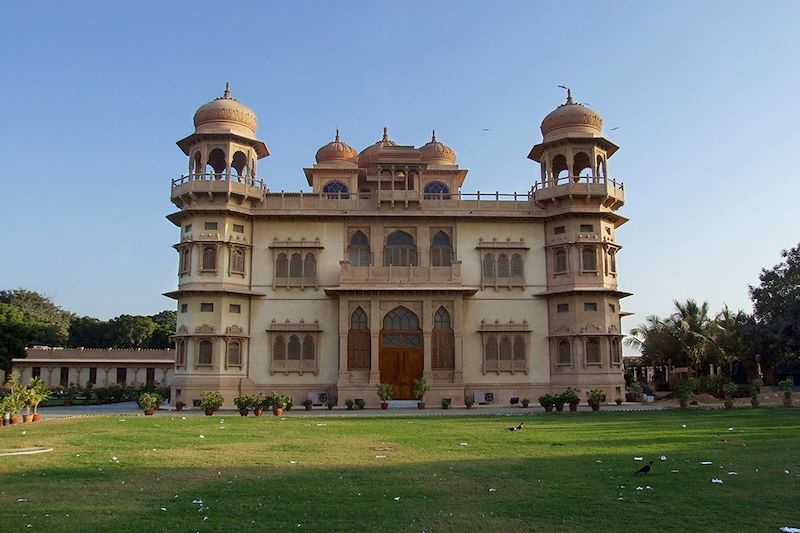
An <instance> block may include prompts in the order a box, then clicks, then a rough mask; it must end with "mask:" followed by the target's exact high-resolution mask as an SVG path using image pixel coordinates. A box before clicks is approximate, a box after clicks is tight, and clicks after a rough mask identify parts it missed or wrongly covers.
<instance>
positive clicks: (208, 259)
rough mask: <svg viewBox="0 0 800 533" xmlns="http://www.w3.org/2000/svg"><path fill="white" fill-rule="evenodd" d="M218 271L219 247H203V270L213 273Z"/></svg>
mask: <svg viewBox="0 0 800 533" xmlns="http://www.w3.org/2000/svg"><path fill="white" fill-rule="evenodd" d="M216 269H217V247H216V246H204V247H203V270H209V271H213V270H216Z"/></svg>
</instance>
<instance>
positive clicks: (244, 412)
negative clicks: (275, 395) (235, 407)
mask: <svg viewBox="0 0 800 533" xmlns="http://www.w3.org/2000/svg"><path fill="white" fill-rule="evenodd" d="M239 414H240V415H241V416H247V415H249V414H250V409H247V408H246V407H242V408H241V409H239Z"/></svg>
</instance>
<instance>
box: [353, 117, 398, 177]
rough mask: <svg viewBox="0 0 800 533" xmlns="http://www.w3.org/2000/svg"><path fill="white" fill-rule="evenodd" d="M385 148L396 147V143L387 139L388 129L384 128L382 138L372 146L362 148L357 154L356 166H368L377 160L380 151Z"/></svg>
mask: <svg viewBox="0 0 800 533" xmlns="http://www.w3.org/2000/svg"><path fill="white" fill-rule="evenodd" d="M387 146H397V143H396V142H394V141H393V140H391V139H390V138H389V129H388V128H386V127H385V126H384V128H383V138H382V139H381V140H380V141H378V142H376V143H375V144H373V145H372V146H368V147H366V148H364V149H363V150H362V151H361V153H360V154H358V166H359V167H361V168H364V167H368V166H370V165H371V164H372V163H374V162H375V161H376V160H377V159H378V157H379V156H380V153H381V151H382V150H383V149H384V148H385V147H387Z"/></svg>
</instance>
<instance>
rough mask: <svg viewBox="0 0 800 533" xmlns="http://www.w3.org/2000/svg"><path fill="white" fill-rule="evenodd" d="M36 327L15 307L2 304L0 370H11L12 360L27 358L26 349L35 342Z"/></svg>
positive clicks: (0, 309) (0, 307) (0, 311)
mask: <svg viewBox="0 0 800 533" xmlns="http://www.w3.org/2000/svg"><path fill="white" fill-rule="evenodd" d="M33 336H34V326H33V325H32V324H31V323H30V322H28V321H27V320H25V315H24V314H23V313H22V311H20V310H19V309H18V308H16V307H14V306H13V305H8V304H5V303H0V369H2V370H4V371H6V372H8V371H9V370H11V359H13V358H14V357H25V347H26V346H27V345H28V344H29V343H30V342H31V341H32V340H33Z"/></svg>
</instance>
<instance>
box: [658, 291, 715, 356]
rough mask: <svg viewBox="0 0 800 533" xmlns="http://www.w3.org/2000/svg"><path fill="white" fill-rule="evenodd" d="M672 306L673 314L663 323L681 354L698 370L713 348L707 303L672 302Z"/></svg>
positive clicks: (691, 301)
mask: <svg viewBox="0 0 800 533" xmlns="http://www.w3.org/2000/svg"><path fill="white" fill-rule="evenodd" d="M673 304H674V305H675V312H674V313H673V314H672V316H670V317H669V318H668V319H667V320H666V321H665V322H666V324H667V327H668V329H669V330H671V332H672V335H673V336H674V337H675V339H676V340H677V341H678V344H679V345H680V348H681V352H683V354H685V356H686V357H687V358H688V359H689V361H690V362H691V363H692V364H693V365H694V366H695V369H698V370H699V369H700V368H702V364H703V362H704V359H705V358H706V356H707V355H708V354H709V352H710V351H711V348H712V346H713V343H712V341H711V328H712V321H711V318H709V316H708V302H703V303H702V305H698V304H697V301H695V300H686V303H681V302H679V301H677V300H673Z"/></svg>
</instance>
